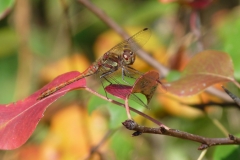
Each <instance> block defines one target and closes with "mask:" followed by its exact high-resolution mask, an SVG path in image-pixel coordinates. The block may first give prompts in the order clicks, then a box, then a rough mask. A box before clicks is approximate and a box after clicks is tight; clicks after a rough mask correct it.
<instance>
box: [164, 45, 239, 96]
mask: <svg viewBox="0 0 240 160" xmlns="http://www.w3.org/2000/svg"><path fill="white" fill-rule="evenodd" d="M226 81H233V82H234V81H235V80H234V78H233V64H232V60H231V58H230V56H229V55H228V54H226V53H224V52H220V51H211V50H208V51H203V52H201V53H198V54H197V55H196V56H195V57H193V58H192V60H191V61H190V62H189V64H188V65H187V66H186V68H185V69H184V71H183V76H182V78H180V79H179V80H177V81H174V82H170V83H166V84H165V87H166V88H167V91H168V92H170V93H173V94H176V95H178V96H190V95H194V94H197V93H198V92H200V91H202V90H203V89H205V88H207V87H209V86H211V85H213V84H216V83H220V82H226Z"/></svg>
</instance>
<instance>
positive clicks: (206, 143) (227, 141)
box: [123, 120, 240, 150]
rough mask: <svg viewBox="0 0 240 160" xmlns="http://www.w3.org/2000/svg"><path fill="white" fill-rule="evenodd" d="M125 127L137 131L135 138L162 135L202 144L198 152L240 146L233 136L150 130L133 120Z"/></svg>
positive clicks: (239, 142) (158, 129)
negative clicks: (215, 147) (234, 145)
mask: <svg viewBox="0 0 240 160" xmlns="http://www.w3.org/2000/svg"><path fill="white" fill-rule="evenodd" d="M123 125H124V126H125V127H126V128H127V129H129V130H134V131H136V132H134V133H133V136H139V135H141V134H142V133H151V134H160V135H166V136H171V137H178V138H181V139H187V140H190V141H194V142H199V143H201V145H200V146H199V147H198V150H204V149H207V148H209V147H211V146H216V145H233V144H236V145H239V144H240V138H237V137H235V136H233V135H231V134H229V135H228V138H207V137H202V136H199V135H194V134H191V133H187V132H183V131H180V130H176V129H169V128H165V127H163V126H160V127H159V128H150V127H145V126H140V125H138V124H137V123H136V122H134V121H133V120H126V121H125V122H123ZM136 133H137V134H136Z"/></svg>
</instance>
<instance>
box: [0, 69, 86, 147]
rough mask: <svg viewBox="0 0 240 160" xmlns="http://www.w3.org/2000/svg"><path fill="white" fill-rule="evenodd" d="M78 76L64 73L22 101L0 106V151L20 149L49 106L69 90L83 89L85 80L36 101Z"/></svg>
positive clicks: (76, 73)
mask: <svg viewBox="0 0 240 160" xmlns="http://www.w3.org/2000/svg"><path fill="white" fill-rule="evenodd" d="M78 75H79V72H76V71H74V72H69V73H65V74H63V75H60V76H58V77H57V78H55V79H54V80H53V81H52V82H51V83H49V84H47V85H46V86H45V87H43V88H42V89H41V90H39V91H37V92H35V93H34V94H32V95H31V96H29V97H28V98H26V99H24V100H20V101H18V102H16V103H12V104H7V105H0V149H5V150H9V149H15V148H17V147H20V146H21V145H22V144H24V143H25V142H26V141H27V139H28V138H29V137H30V136H31V134H32V132H33V131H34V129H35V128H36V126H37V124H38V122H39V121H40V119H41V118H42V117H43V113H44V111H45V110H46V108H47V107H48V106H49V105H50V104H52V103H53V102H54V101H55V100H57V99H58V98H60V97H61V96H63V95H64V94H66V93H67V92H69V91H70V90H73V89H76V88H83V87H85V85H86V80H85V79H81V80H79V81H76V82H74V83H72V84H70V85H68V86H66V87H64V88H62V89H60V90H59V91H57V92H55V93H54V94H52V95H49V96H48V97H45V98H43V99H42V100H37V98H38V97H39V95H40V94H41V93H42V92H44V91H45V90H47V89H48V88H52V87H54V86H56V85H58V84H61V83H62V82H65V81H66V80H69V79H71V78H73V77H76V76H78Z"/></svg>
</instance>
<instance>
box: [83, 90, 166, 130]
mask: <svg viewBox="0 0 240 160" xmlns="http://www.w3.org/2000/svg"><path fill="white" fill-rule="evenodd" d="M84 89H85V90H87V91H88V92H90V93H92V94H94V95H96V96H98V97H100V98H102V99H104V100H106V101H108V102H111V103H113V104H116V105H118V106H121V107H123V108H125V105H124V104H122V103H120V102H117V101H114V100H112V99H109V98H106V97H105V96H103V95H101V94H99V93H97V92H95V91H93V90H92V89H90V88H88V87H86V88H84ZM129 109H130V110H131V111H133V112H135V113H137V114H139V115H141V116H143V117H144V118H146V119H148V120H150V121H152V122H153V123H155V124H157V125H158V126H163V127H165V128H168V127H167V126H165V125H164V124H163V123H161V122H159V121H157V120H156V119H154V118H152V117H150V116H148V115H146V114H144V113H142V112H140V111H138V110H136V109H134V108H132V107H130V106H129Z"/></svg>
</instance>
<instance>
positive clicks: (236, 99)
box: [222, 86, 240, 107]
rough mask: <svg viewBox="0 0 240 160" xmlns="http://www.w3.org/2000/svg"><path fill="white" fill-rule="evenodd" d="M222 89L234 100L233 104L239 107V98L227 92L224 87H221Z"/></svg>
mask: <svg viewBox="0 0 240 160" xmlns="http://www.w3.org/2000/svg"><path fill="white" fill-rule="evenodd" d="M222 88H223V89H224V91H225V92H226V93H227V94H228V95H229V96H230V97H231V98H232V99H233V100H234V102H236V103H237V105H238V106H239V107H240V98H239V97H237V96H235V95H234V94H233V93H232V92H230V91H229V90H227V89H226V88H225V87H223V86H222Z"/></svg>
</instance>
